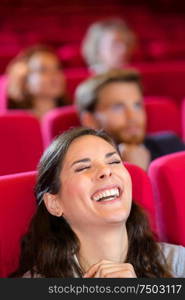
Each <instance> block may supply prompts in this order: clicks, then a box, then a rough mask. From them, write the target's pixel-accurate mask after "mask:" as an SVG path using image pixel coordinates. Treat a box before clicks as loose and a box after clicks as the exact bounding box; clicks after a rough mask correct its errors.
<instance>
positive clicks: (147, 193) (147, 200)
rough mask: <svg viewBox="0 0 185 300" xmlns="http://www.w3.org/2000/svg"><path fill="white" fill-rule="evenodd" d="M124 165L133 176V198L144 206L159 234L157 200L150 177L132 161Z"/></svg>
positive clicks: (154, 228) (151, 223) (154, 229)
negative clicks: (154, 196)
mask: <svg viewBox="0 0 185 300" xmlns="http://www.w3.org/2000/svg"><path fill="white" fill-rule="evenodd" d="M124 165H125V167H126V168H127V170H128V171H129V173H130V175H131V178H132V194H133V200H134V201H135V202H136V203H138V204H139V205H140V206H141V207H143V208H144V210H145V212H146V213H147V216H148V218H149V220H150V225H151V228H152V229H153V231H154V232H155V233H156V234H157V227H156V211H155V202H154V198H153V192H152V186H151V183H150V180H149V177H148V175H147V173H146V172H145V171H143V170H142V169H141V168H139V167H137V166H135V165H132V164H130V163H124Z"/></svg>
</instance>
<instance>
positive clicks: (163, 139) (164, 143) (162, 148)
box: [144, 132, 185, 160]
mask: <svg viewBox="0 0 185 300" xmlns="http://www.w3.org/2000/svg"><path fill="white" fill-rule="evenodd" d="M144 145H145V146H146V147H147V149H148V150H149V151H150V153H151V160H154V159H155V158H158V157H160V156H163V155H165V154H171V153H174V152H178V151H185V144H184V143H183V142H182V141H181V139H180V138H179V137H178V136H177V135H175V134H174V133H171V132H165V133H160V134H159V133H158V134H153V135H148V136H147V137H146V138H145V141H144Z"/></svg>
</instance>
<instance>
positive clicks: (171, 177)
mask: <svg viewBox="0 0 185 300" xmlns="http://www.w3.org/2000/svg"><path fill="white" fill-rule="evenodd" d="M184 172H185V152H184V151H183V152H179V153H175V154H170V155H166V156H163V157H161V158H158V159H156V160H154V161H153V162H152V163H151V165H150V168H149V177H150V180H151V183H152V186H153V191H154V199H155V203H156V213H157V225H158V228H159V236H160V239H161V240H163V241H167V242H170V243H175V244H181V245H184V246H185V201H184V199H185V189H184V184H185V179H184V178H185V177H184Z"/></svg>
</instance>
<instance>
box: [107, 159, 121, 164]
mask: <svg viewBox="0 0 185 300" xmlns="http://www.w3.org/2000/svg"><path fill="white" fill-rule="evenodd" d="M120 163H121V160H114V161H111V162H110V163H109V164H110V165H112V164H120Z"/></svg>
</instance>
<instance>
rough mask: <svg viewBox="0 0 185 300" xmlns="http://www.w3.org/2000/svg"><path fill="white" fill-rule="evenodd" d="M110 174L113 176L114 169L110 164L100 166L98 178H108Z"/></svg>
mask: <svg viewBox="0 0 185 300" xmlns="http://www.w3.org/2000/svg"><path fill="white" fill-rule="evenodd" d="M110 176H112V171H111V168H110V167H109V166H104V167H101V168H99V170H98V172H97V178H98V179H104V178H107V177H110Z"/></svg>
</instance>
